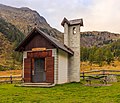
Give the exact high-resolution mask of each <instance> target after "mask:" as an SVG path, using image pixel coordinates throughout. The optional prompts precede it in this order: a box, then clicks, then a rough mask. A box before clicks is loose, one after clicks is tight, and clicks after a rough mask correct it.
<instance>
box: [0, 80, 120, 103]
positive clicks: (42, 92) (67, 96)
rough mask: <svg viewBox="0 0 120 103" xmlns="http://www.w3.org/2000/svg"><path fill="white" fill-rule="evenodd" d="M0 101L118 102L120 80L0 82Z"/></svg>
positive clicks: (45, 102) (49, 102) (36, 102)
mask: <svg viewBox="0 0 120 103" xmlns="http://www.w3.org/2000/svg"><path fill="white" fill-rule="evenodd" d="M0 103H120V82H118V83H114V84H113V85H112V86H106V87H88V86H84V85H83V84H80V83H71V84H64V85H57V86H55V87H52V88H32V87H16V86H14V84H0Z"/></svg>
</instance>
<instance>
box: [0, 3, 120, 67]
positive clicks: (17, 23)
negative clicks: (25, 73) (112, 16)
mask: <svg viewBox="0 0 120 103" xmlns="http://www.w3.org/2000/svg"><path fill="white" fill-rule="evenodd" d="M34 27H38V28H40V29H41V30H42V31H44V32H46V33H47V34H48V35H51V36H53V37H55V38H57V39H58V40H60V41H61V42H63V33H61V32H60V31H58V30H57V29H54V28H52V27H51V26H50V25H49V24H48V23H47V21H46V20H45V18H44V17H42V16H40V15H39V14H38V13H37V12H36V11H34V10H31V9H29V8H26V7H22V8H14V7H10V6H6V5H2V4H0V68H1V66H2V67H5V66H7V67H8V68H17V69H18V68H19V67H18V66H20V63H21V62H20V61H21V60H22V55H21V54H19V53H15V52H13V50H14V48H15V47H16V46H17V45H18V44H19V43H20V42H21V41H22V40H23V39H24V37H25V36H26V35H27V34H28V33H29V32H30V31H31V30H32V29H33V28H34ZM119 38H120V34H114V33H110V32H98V31H89V32H82V33H81V38H80V39H81V46H82V47H92V46H97V47H101V46H104V45H108V44H110V43H113V42H116V41H117V40H118V39H119ZM115 45H116V44H115ZM14 59H15V60H14ZM18 61H19V62H18ZM13 64H15V65H16V67H14V66H13Z"/></svg>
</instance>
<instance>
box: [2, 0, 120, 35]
mask: <svg viewBox="0 0 120 103" xmlns="http://www.w3.org/2000/svg"><path fill="white" fill-rule="evenodd" d="M0 3H3V4H6V5H11V6H16V7H23V6H27V7H29V8H32V9H34V10H36V11H37V12H39V13H40V15H42V16H44V17H45V18H46V19H47V21H48V23H49V24H50V25H51V26H52V27H55V28H57V29H59V30H61V31H63V27H62V26H61V25H60V23H61V21H62V19H63V18H64V17H66V18H68V19H76V18H83V20H84V27H82V31H89V30H92V31H93V30H94V31H97V30H102V31H111V32H119V33H120V29H119V27H120V19H119V18H120V14H119V11H120V6H119V4H120V0H0Z"/></svg>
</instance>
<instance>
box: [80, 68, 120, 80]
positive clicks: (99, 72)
mask: <svg viewBox="0 0 120 103" xmlns="http://www.w3.org/2000/svg"><path fill="white" fill-rule="evenodd" d="M99 75H115V76H120V70H92V71H83V72H81V73H80V77H81V78H83V79H85V77H88V76H99Z"/></svg>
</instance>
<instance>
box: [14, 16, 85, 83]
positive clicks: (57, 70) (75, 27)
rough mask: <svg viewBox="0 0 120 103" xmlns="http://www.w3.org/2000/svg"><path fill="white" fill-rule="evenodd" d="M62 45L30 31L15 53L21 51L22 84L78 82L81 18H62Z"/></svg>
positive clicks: (34, 30) (48, 37) (47, 36)
mask: <svg viewBox="0 0 120 103" xmlns="http://www.w3.org/2000/svg"><path fill="white" fill-rule="evenodd" d="M61 25H62V26H63V27H64V43H61V42H59V41H58V40H57V39H55V38H53V37H52V36H49V35H48V34H46V33H44V32H43V31H41V30H40V29H38V28H34V29H33V30H32V31H31V32H30V33H29V35H28V36H27V37H26V38H25V39H24V40H23V41H22V42H21V43H20V44H19V46H18V47H17V48H16V49H15V51H18V52H23V80H24V83H51V84H62V83H69V82H79V81H80V27H81V26H83V20H82V19H75V20H67V19H66V18H64V19H63V21H62V23H61Z"/></svg>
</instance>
